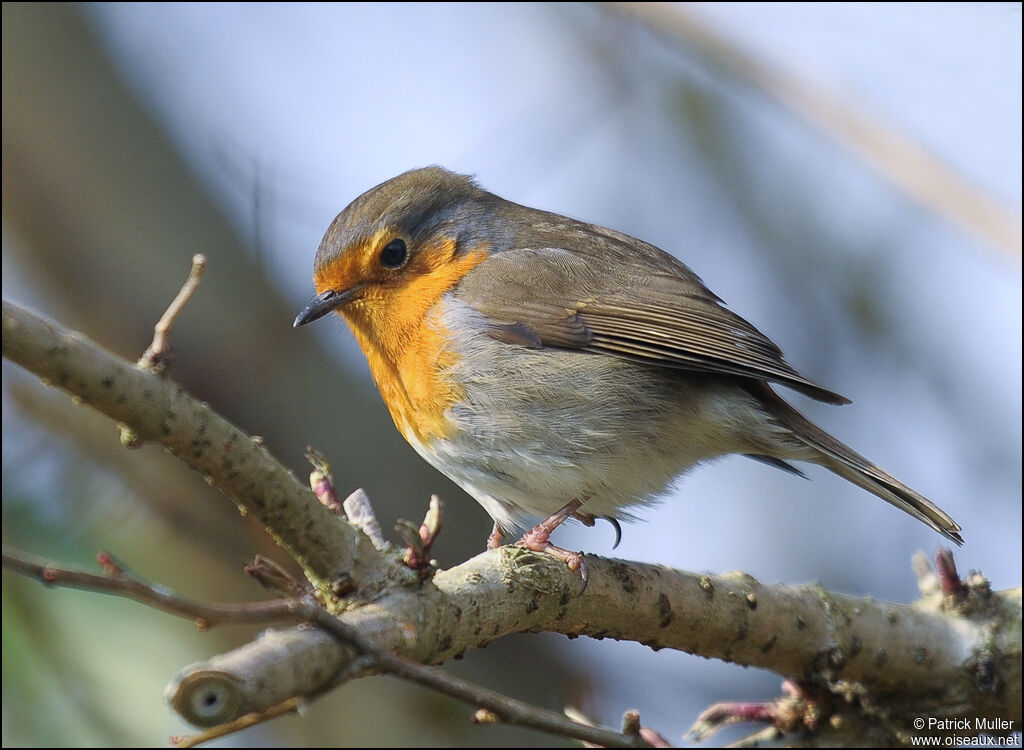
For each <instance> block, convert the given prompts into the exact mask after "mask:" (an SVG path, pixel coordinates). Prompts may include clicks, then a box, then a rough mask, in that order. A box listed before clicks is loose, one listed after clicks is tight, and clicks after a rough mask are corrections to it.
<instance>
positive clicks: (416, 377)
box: [314, 232, 487, 443]
mask: <svg viewBox="0 0 1024 750" xmlns="http://www.w3.org/2000/svg"><path fill="white" fill-rule="evenodd" d="M391 239H393V235H392V234H389V233H384V232H381V233H379V234H378V235H377V236H375V237H373V238H372V239H371V240H370V241H368V242H366V243H363V244H360V245H359V246H354V247H351V248H348V249H347V250H346V251H345V252H344V253H342V254H341V255H340V256H339V257H338V258H336V259H335V260H334V261H332V262H330V263H328V264H327V265H325V266H324V267H323V268H321V269H318V270H317V272H316V274H315V277H314V281H315V282H316V288H317V291H318V292H323V291H325V290H327V289H335V290H338V291H342V290H346V289H351V288H353V287H356V286H359V285H362V289H361V291H360V292H359V293H358V294H357V295H356V296H355V298H354V299H352V300H351V301H350V302H348V303H346V304H345V305H343V306H342V307H340V308H339V309H338V312H340V313H341V314H342V316H344V318H345V321H346V322H347V323H348V325H349V327H350V328H351V329H352V332H353V333H354V334H355V336H356V340H357V341H358V342H359V345H360V347H362V350H363V353H364V354H365V355H366V359H367V361H368V362H369V364H370V371H371V372H372V373H373V377H374V380H376V381H377V387H378V388H379V389H380V392H381V396H383V398H384V402H385V403H386V404H387V405H388V409H389V410H390V411H391V417H392V418H393V419H394V421H395V425H396V426H397V427H398V429H399V431H400V432H401V433H402V434H403V435H404V436H405V437H406V439H407V440H410V441H411V440H414V439H415V440H418V441H419V442H421V443H429V442H430V441H431V440H433V439H436V438H439V437H444V436H445V435H446V434H447V432H448V421H447V419H446V418H445V416H444V413H445V411H446V410H447V409H448V407H449V406H450V405H451V404H452V403H453V402H454V401H456V400H458V399H459V398H461V397H463V396H464V393H463V391H462V389H461V388H460V387H459V386H458V384H456V383H453V382H451V380H450V379H447V378H446V377H445V373H446V371H447V370H448V369H449V368H450V367H451V365H452V364H454V362H455V360H456V356H457V355H455V354H454V353H453V352H452V351H451V349H450V348H449V347H448V336H449V331H448V330H447V329H446V328H445V327H444V325H443V324H442V322H441V320H440V317H441V310H440V306H439V304H438V303H439V302H440V300H441V297H442V296H443V295H444V294H445V293H447V292H448V291H449V290H450V289H452V288H453V287H454V286H455V285H456V284H457V283H458V282H459V280H460V279H461V278H462V277H463V276H465V275H466V274H467V273H469V272H470V271H471V270H472V269H473V268H474V267H475V266H477V265H478V264H479V263H480V262H481V261H482V260H484V258H486V257H487V250H486V249H484V248H481V249H478V250H474V251H472V252H468V253H463V254H461V255H457V254H456V245H455V241H454V240H451V239H447V238H443V239H440V240H437V241H435V242H433V243H431V244H429V245H424V246H420V247H417V248H413V251H412V252H411V254H410V257H409V260H408V262H407V263H406V264H405V265H404V266H403V267H401V268H398V269H388V268H383V267H382V266H380V263H379V260H378V254H379V250H380V248H381V247H382V246H383V244H385V243H387V242H389V241H390V240H391Z"/></svg>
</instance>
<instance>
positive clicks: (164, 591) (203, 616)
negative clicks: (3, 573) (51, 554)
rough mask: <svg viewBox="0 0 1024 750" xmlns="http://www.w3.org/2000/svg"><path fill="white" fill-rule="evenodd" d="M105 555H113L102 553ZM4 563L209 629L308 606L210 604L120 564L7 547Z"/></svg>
mask: <svg viewBox="0 0 1024 750" xmlns="http://www.w3.org/2000/svg"><path fill="white" fill-rule="evenodd" d="M100 556H101V557H103V558H104V559H112V558H109V556H107V554H106V553H100ZM3 567H4V568H6V569H7V570H12V571H15V572H17V573H21V574H22V575H26V576H29V577H30V578H35V579H37V580H39V581H41V582H43V583H45V584H46V585H48V586H64V587H67V588H74V589H84V590H86V591H96V592H99V593H102V594H113V595H115V596H123V597H125V598H127V599H133V600H135V601H137V602H142V603H143V604H148V605H150V606H151V607H155V608H156V609H159V610H162V611H164V612H169V613H170V614H172V615H178V616H179V617H188V618H191V619H193V620H195V622H196V625H197V626H198V627H199V628H201V629H203V630H205V629H207V628H213V627H217V626H220V625H245V624H258V625H273V624H282V623H294V622H301V621H302V617H301V614H302V612H303V611H304V610H302V609H301V608H300V607H298V605H299V604H301V601H300V600H295V599H275V600H272V601H267V602H253V603H248V604H206V603H203V602H197V601H193V600H191V599H186V598H184V597H182V596H178V595H177V594H175V593H174V592H173V591H171V590H170V589H168V588H166V587H164V586H154V585H150V584H148V583H145V582H143V581H141V580H139V579H138V578H136V577H135V576H133V575H132V574H130V573H127V572H125V570H124V569H122V568H120V567H110V568H108V570H109V571H110V572H109V573H107V574H97V573H89V572H86V571H84V570H78V569H76V568H69V567H65V566H62V565H55V564H53V563H49V562H45V561H44V560H41V559H39V558H36V557H33V556H31V555H27V554H25V553H24V552H21V551H16V550H14V549H12V548H10V547H6V546H5V547H4V548H3Z"/></svg>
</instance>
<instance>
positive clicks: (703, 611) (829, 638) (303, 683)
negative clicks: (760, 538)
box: [3, 301, 1021, 744]
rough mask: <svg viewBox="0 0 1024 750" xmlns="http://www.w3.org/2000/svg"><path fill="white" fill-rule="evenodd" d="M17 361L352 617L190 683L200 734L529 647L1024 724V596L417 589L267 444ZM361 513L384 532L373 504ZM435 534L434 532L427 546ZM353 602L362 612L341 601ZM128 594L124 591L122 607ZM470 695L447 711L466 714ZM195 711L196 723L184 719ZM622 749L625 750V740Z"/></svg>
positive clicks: (687, 577) (73, 342)
mask: <svg viewBox="0 0 1024 750" xmlns="http://www.w3.org/2000/svg"><path fill="white" fill-rule="evenodd" d="M3 354H4V356H5V357H8V358H10V359H12V360H13V361H15V362H18V363H19V364H21V365H22V366H24V367H26V368H27V369H29V370H31V371H32V372H35V373H36V374H38V375H40V376H41V377H43V378H44V379H45V380H47V381H48V382H50V383H52V384H54V385H57V386H59V387H61V388H62V389H64V390H65V391H67V392H69V393H70V394H72V396H73V397H74V398H76V399H77V400H79V401H80V402H82V403H87V404H89V405H90V406H93V407H94V408H96V409H98V410H100V411H101V412H103V413H105V414H108V415H109V416H111V417H112V418H114V419H117V420H119V421H122V422H126V423H127V426H128V429H130V430H132V431H134V432H135V433H137V434H138V435H139V437H140V439H144V440H151V441H154V442H159V443H161V444H163V445H165V446H167V447H168V449H169V450H171V452H173V453H175V455H178V456H179V457H180V458H182V459H183V460H185V461H186V462H187V463H189V464H190V465H191V466H193V467H195V468H196V469H197V470H199V471H201V472H202V473H204V475H206V476H207V477H209V478H210V481H211V482H213V483H215V484H217V485H218V486H219V487H220V488H221V489H222V490H224V491H225V493H226V494H228V495H229V496H231V497H232V498H233V499H234V500H235V502H236V503H237V504H238V505H239V507H240V509H242V510H243V512H245V513H249V514H251V515H253V516H255V517H256V518H258V519H259V520H260V521H261V522H262V523H264V524H265V525H266V526H267V529H268V531H269V532H270V533H271V534H272V535H274V537H275V539H277V540H278V541H279V543H281V544H282V546H283V547H284V548H285V549H286V550H287V551H288V552H289V553H290V554H292V555H293V556H294V557H296V559H298V560H299V561H300V562H301V563H302V564H303V566H304V568H305V570H306V573H307V576H309V578H310V580H311V581H312V582H313V583H314V585H315V586H316V593H317V596H318V598H319V599H320V600H321V601H322V603H323V604H325V605H326V606H327V607H328V608H329V609H330V611H331V613H333V614H338V615H339V616H338V617H337V618H335V617H332V616H330V615H328V613H327V612H325V611H324V610H322V609H320V608H319V607H312V608H311V609H309V608H307V609H304V610H303V611H302V614H301V619H306V620H309V621H312V622H315V623H316V624H317V625H318V626H319V628H309V627H304V628H293V629H290V630H284V631H272V632H271V633H270V634H268V635H265V636H264V637H262V638H260V639H258V640H257V641H255V642H253V643H250V644H247V645H246V646H243V647H242V648H239V649H236V650H235V651H233V652H231V653H229V654H225V655H223V656H219V657H215V658H214V659H211V660H210V661H209V662H207V663H204V664H197V665H193V666H191V667H189V668H187V669H186V670H184V671H183V672H182V673H181V674H180V675H179V676H178V678H177V679H176V680H175V682H174V683H173V684H172V686H171V687H170V688H169V697H170V700H171V702H172V704H173V705H174V706H175V707H176V708H178V710H179V711H181V712H182V713H183V715H185V716H186V717H188V718H189V719H190V720H192V721H197V722H200V723H203V724H205V725H209V724H219V723H224V722H228V721H231V720H235V719H238V718H239V717H241V716H243V715H245V714H250V713H263V712H266V711H268V710H270V709H271V708H272V707H273V706H275V705H278V704H282V703H284V701H285V700H287V699H288V698H290V697H292V696H295V695H300V694H307V695H308V694H315V693H316V692H317V691H320V690H324V689H329V687H331V686H332V685H333V684H334V676H335V675H336V674H346V675H347V674H349V671H350V670H354V671H356V672H361V671H362V670H363V669H364V668H365V666H366V662H365V660H363V657H365V656H366V655H367V654H372V655H373V659H374V662H373V664H374V666H375V668H378V669H385V670H387V671H395V672H396V673H400V674H403V675H404V676H405V677H406V678H407V679H416V680H419V681H422V682H424V683H425V684H431V686H432V687H434V688H435V689H442V688H441V687H440V683H439V682H437V681H438V680H440V681H441V682H445V683H446V684H450V683H448V682H447V681H448V679H449V678H448V676H445V677H444V679H443V680H442V679H441V678H440V677H439V676H438V673H437V672H436V671H435V670H428V668H426V667H421V666H420V665H421V664H424V663H425V664H434V663H440V662H443V661H445V660H447V659H450V658H453V657H456V656H458V655H459V654H461V653H462V652H464V651H466V650H468V649H471V648H477V647H480V646H483V645H486V644H487V643H489V642H490V641H493V640H495V639H496V638H500V637H501V636H503V635H506V634H509V633H514V632H526V631H553V632H559V633H564V634H567V635H569V636H577V635H588V636H591V637H594V638H607V637H610V638H617V639H629V640H635V641H638V642H641V643H644V644H646V645H649V646H651V647H652V648H655V649H659V648H673V649H679V650H683V651H688V652H690V653H695V654H700V655H702V656H705V657H714V658H721V659H724V660H727V661H732V662H735V663H738V664H744V665H752V666H760V667H763V668H767V669H771V670H773V671H775V672H777V673H779V674H780V675H782V676H784V677H786V678H788V679H790V680H791V681H792V682H793V683H794V684H796V685H800V686H803V687H805V688H807V690H805V691H804V692H805V694H806V695H808V696H812V699H813V700H827V699H829V696H833V697H835V702H836V705H837V706H838V705H840V704H841V705H844V706H847V708H846V709H843V710H848V706H849V705H850V704H851V702H852V703H855V704H856V705H857V706H860V707H861V708H863V709H864V710H865V711H868V710H869V707H871V706H877V705H886V706H888V707H889V710H895V709H893V707H894V706H899V707H901V709H902V710H903V713H902V714H900V715H902V716H904V717H905V716H908V715H918V716H919V715H922V714H925V715H938V714H939V713H940V712H941V713H942V714H943V715H949V716H961V715H962V716H969V715H980V716H1000V717H1004V718H1007V719H1010V720H1013V721H1016V722H1019V721H1020V718H1021V643H1020V632H1021V592H1020V589H1016V590H1013V591H1008V592H1001V593H993V592H992V591H990V590H989V588H988V584H987V582H986V581H985V580H984V579H983V578H981V577H980V576H972V577H969V578H968V580H967V581H966V582H960V584H959V585H956V584H954V582H953V581H952V580H951V579H952V578H953V577H956V573H955V568H953V567H952V565H951V563H950V562H949V561H947V562H943V563H941V570H940V573H941V575H940V576H936V577H935V578H936V580H939V579H941V583H940V585H937V586H932V588H934V589H935V591H934V592H933V593H931V594H929V595H928V596H926V597H925V598H924V599H923V600H922V602H920V603H918V604H917V605H913V606H908V605H897V604H886V603H879V602H875V601H872V600H869V599H859V598H855V597H850V596H845V595H841V594H834V593H830V592H828V591H825V590H824V589H822V588H821V587H820V586H801V587H790V586H781V585H777V586H764V585H762V584H760V583H758V582H757V581H756V580H754V579H753V578H751V577H750V576H747V575H745V574H742V573H731V574H726V575H720V576H713V575H700V574H693V573H686V572H682V571H676V570H670V569H667V568H663V567H659V566H653V565H643V564H639V563H632V562H624V561H620V560H609V559H604V558H600V557H595V556H591V555H588V556H587V561H586V565H587V568H588V570H589V584H588V586H587V587H586V588H585V590H582V588H583V587H582V585H581V581H580V578H579V576H578V574H576V573H573V572H572V571H570V570H569V569H568V568H567V567H566V566H565V565H564V564H561V563H559V562H558V561H556V560H554V559H552V558H551V557H549V556H546V555H542V554H536V553H533V552H530V551H528V550H525V549H522V548H517V547H503V548H500V549H497V550H492V551H489V552H487V553H484V554H482V555H479V556H477V557H474V558H472V559H470V560H468V561H466V562H465V563H463V564H461V565H458V566H456V567H454V568H452V569H450V570H446V571H438V572H436V573H435V574H433V575H431V572H432V571H431V569H429V568H428V569H424V570H423V571H420V574H417V573H416V572H414V571H412V570H409V569H408V568H406V567H404V566H402V565H401V564H400V563H399V562H398V560H397V558H398V554H397V552H394V551H389V550H387V549H386V548H385V549H377V547H376V546H375V545H374V544H373V543H372V542H371V541H370V539H369V538H368V537H367V536H366V535H364V534H363V533H362V532H360V531H358V530H356V529H355V528H353V527H352V526H351V525H350V524H349V523H347V522H346V521H345V520H344V519H343V518H342V517H341V516H340V515H338V514H337V513H335V512H332V511H331V510H329V509H327V508H326V507H325V506H323V505H321V504H320V503H319V502H318V501H317V500H316V499H315V498H314V496H313V494H312V493H311V492H309V491H308V490H307V489H305V488H303V487H301V485H299V484H298V481H297V480H296V479H295V477H294V476H293V475H292V474H291V472H289V471H287V470H286V469H285V468H284V467H282V466H281V465H280V464H278V463H277V462H276V460H275V459H274V458H273V457H272V456H271V455H270V454H269V453H268V452H267V451H266V450H265V449H264V448H263V446H262V445H258V444H256V443H254V442H253V441H252V440H251V439H250V438H248V437H247V436H246V435H245V434H244V433H242V432H241V430H239V429H238V428H237V427H235V426H234V425H231V424H230V423H228V422H226V421H225V420H223V419H222V418H221V417H219V416H217V415H216V414H214V413H213V412H212V411H211V410H210V409H209V407H207V406H206V405H205V404H201V403H199V402H198V401H196V400H195V399H193V398H192V397H191V396H189V395H188V394H186V393H184V392H183V391H182V389H181V388H180V387H179V386H177V385H175V384H174V383H171V382H170V381H167V380H165V379H163V378H161V377H158V376H156V375H154V374H152V373H150V372H146V371H144V370H142V369H140V368H139V367H136V366H134V365H131V364H129V363H127V362H124V361H123V360H120V359H118V358H117V357H114V356H113V355H111V354H110V353H108V352H106V351H104V350H102V349H101V348H99V347H98V346H96V345H95V344H93V343H91V342H89V341H88V340H87V339H85V338H84V337H82V336H80V335H78V334H76V333H73V332H70V331H67V330H65V329H63V328H61V327H59V326H57V325H56V324H53V323H49V322H46V321H44V320H42V319H41V318H39V317H38V316H35V315H33V314H32V313H29V312H27V311H25V310H23V309H21V308H18V307H17V306H15V305H12V304H10V303H8V302H7V301H5V302H4V305H3ZM359 498H360V500H361V501H362V502H363V504H364V505H367V508H366V511H367V513H369V514H370V515H371V516H372V511H370V510H369V509H368V501H366V499H365V498H364V497H362V496H359ZM438 523H439V521H438V519H434V521H432V522H430V523H426V524H425V526H424V529H426V531H425V532H424V533H425V537H423V539H422V540H423V541H424V542H426V541H427V537H430V538H432V535H433V532H432V531H431V530H430V527H434V526H437V524H438ZM5 564H6V559H5ZM22 570H23V572H30V573H31V574H34V575H37V576H41V577H42V578H43V580H47V576H49V577H50V578H52V577H53V572H52V568H51V569H49V570H50V571H51V572H50V573H47V572H46V571H47V569H46V568H45V567H43V568H40V567H39V564H38V563H36V564H33V565H29V566H27V567H25V566H23V567H22ZM62 575H64V576H65V577H64V579H63V580H64V581H71V580H73V578H69V577H67V575H66V574H62ZM115 577H116V576H115ZM78 580H82V581H84V580H85V579H78ZM49 582H56V581H53V580H50V581H49ZM350 591H352V592H355V595H352V594H348V595H346V593H347V592H350ZM127 592H128V588H126V587H124V586H122V587H121V588H120V589H119V590H117V591H116V593H121V594H126V593H127ZM159 601H160V599H159V597H156V598H154V599H153V601H152V603H154V604H156V603H159ZM307 605H308V602H307ZM290 606H297V605H290ZM165 608H167V609H168V610H169V611H174V610H173V609H170V608H168V607H165ZM185 614H188V615H189V616H195V615H194V613H193V612H191V611H189V612H185ZM207 614H209V613H207ZM293 614H294V612H293ZM293 621H294V620H293ZM392 659H396V660H398V661H396V662H391V661H389V660H392ZM361 660H362V661H361ZM423 670H428V671H423ZM211 690H214V692H212V693H211V692H210V691H211ZM460 690H461V688H458V689H456V688H452V689H451V691H452V692H450V694H453V695H457V696H458V697H460V698H462V699H467V696H466V695H463V694H460V692H459V691H460ZM480 690H482V689H480ZM472 695H473V696H475V698H474V700H476V702H477V703H478V704H480V705H485V706H487V707H488V708H489V709H491V710H492V711H494V712H495V713H496V714H497V715H498V716H500V717H502V718H504V719H506V720H508V721H515V720H517V719H516V715H515V713H514V712H512V711H511V710H509V709H507V706H506V705H505V704H500V703H494V707H492V706H489V705H487V702H492V701H491V699H492V698H493V697H494V696H489V695H487V694H486V693H485V692H479V690H478V691H477V692H475V693H472ZM821 696H824V698H821ZM505 700H508V699H505ZM471 702H472V701H471ZM196 706H201V707H202V708H203V714H202V715H201V716H197V715H196V714H195V713H194V712H192V713H190V710H191V709H190V708H189V707H192V708H194V707H196ZM820 710H822V711H828V710H837V711H838V710H840V709H839V708H835V709H832V708H829V707H828V706H824V707H822V708H821V709H820ZM871 710H875V709H871ZM503 711H504V713H503ZM914 712H916V713H914ZM867 715H870V716H871V717H874V718H877V717H878V716H879V714H878V713H877V711H876V713H874V714H867ZM898 732H899V728H898V727H896V728H894V729H892V730H891V731H890V732H889V735H887V736H896V737H898V736H899V734H898ZM613 734H614V733H613ZM572 736H577V737H584V736H585V735H582V734H574V735H572ZM617 736H618V737H619V741H622V738H623V737H624V735H617ZM632 741H633V740H630V742H632ZM608 742H609V740H608V739H607V738H606V739H605V740H604V741H603V742H602V744H608Z"/></svg>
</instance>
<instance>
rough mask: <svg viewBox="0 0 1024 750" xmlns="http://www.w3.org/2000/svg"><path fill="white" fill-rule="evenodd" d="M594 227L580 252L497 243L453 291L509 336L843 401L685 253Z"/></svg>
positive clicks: (502, 334)
mask: <svg viewBox="0 0 1024 750" xmlns="http://www.w3.org/2000/svg"><path fill="white" fill-rule="evenodd" d="M575 226H576V227H579V226H580V225H575ZM600 232H601V233H600V234H595V235H594V236H593V237H592V238H590V239H591V242H590V243H588V246H587V252H585V253H581V252H577V251H575V250H574V251H569V250H565V249H561V248H551V247H544V248H519V249H510V250H505V251H502V252H498V253H495V254H493V255H492V256H490V257H489V258H487V260H485V261H484V262H483V263H482V264H481V265H480V266H479V267H478V268H479V270H481V271H483V270H486V273H472V274H469V275H468V276H467V277H466V278H464V279H463V280H462V282H461V283H460V287H459V296H460V298H461V299H463V300H464V301H466V302H467V303H468V304H470V305H471V306H472V307H474V308H475V309H477V310H479V311H480V312H482V313H483V314H484V315H486V316H487V317H488V318H490V319H491V320H493V321H494V323H495V337H496V338H499V339H501V340H504V341H509V342H511V343H519V344H523V345H527V346H557V347H565V348H571V349H580V350H583V351H589V352H594V353H597V354H606V355H612V356H617V357H624V358H628V359H633V360H637V361H641V362H645V363H648V364H651V365H655V366H660V367H674V368H681V369H687V370H694V371H699V372H711V373H723V374H730V375H739V376H745V377H752V378H757V379H760V380H768V381H772V382H776V383H780V384H783V385H786V386H789V387H791V388H794V389H796V390H798V391H801V392H802V393H805V394H807V395H808V396H811V397H813V398H816V399H819V400H821V401H826V402H829V403H835V404H842V403H849V400H848V399H846V398H844V397H843V396H841V395H839V394H838V393H834V392H832V391H830V390H828V389H826V388H823V387H821V386H819V385H818V384H816V383H814V382H812V381H810V380H808V379H807V378H805V377H803V376H802V375H800V373H798V372H797V371H796V370H794V369H793V368H792V367H790V365H789V364H788V363H786V361H785V360H784V359H783V356H782V352H781V351H780V350H779V348H778V347H777V346H776V345H775V344H774V343H773V342H772V341H771V340H770V339H769V338H768V337H766V336H765V335H764V334H762V333H761V332H760V331H758V330H757V329H756V328H754V326H752V325H751V324H750V323H748V322H747V321H746V320H744V319H743V318H741V317H739V316H738V315H736V314H735V313H733V312H731V311H729V310H728V309H727V308H725V307H724V306H723V304H722V302H721V300H719V299H718V297H716V296H715V295H714V294H713V293H712V292H711V291H710V290H708V289H707V287H705V286H704V284H703V283H702V282H701V281H700V279H699V278H698V277H697V276H696V275H695V274H693V272H692V271H690V270H689V269H688V268H687V267H686V266H684V265H683V264H682V263H679V261H677V260H675V259H674V258H672V257H671V256H668V255H667V254H665V253H663V252H662V251H660V250H658V249H657V248H655V247H653V246H652V245H648V244H646V243H642V242H640V241H639V240H634V239H633V238H629V237H626V235H619V234H618V233H613V232H611V231H610V230H600ZM626 242H630V243H631V244H630V245H629V246H628V247H624V246H623V245H624V243H626ZM595 245H596V246H597V247H596V248H595ZM602 250H604V251H605V252H601V251H602Z"/></svg>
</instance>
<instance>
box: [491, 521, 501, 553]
mask: <svg viewBox="0 0 1024 750" xmlns="http://www.w3.org/2000/svg"><path fill="white" fill-rule="evenodd" d="M503 536H504V534H503V533H502V530H501V527H500V526H499V525H498V522H497V521H495V522H494V528H492V529H491V533H490V536H488V537H487V549H498V547H500V546H501V539H502V537H503Z"/></svg>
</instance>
